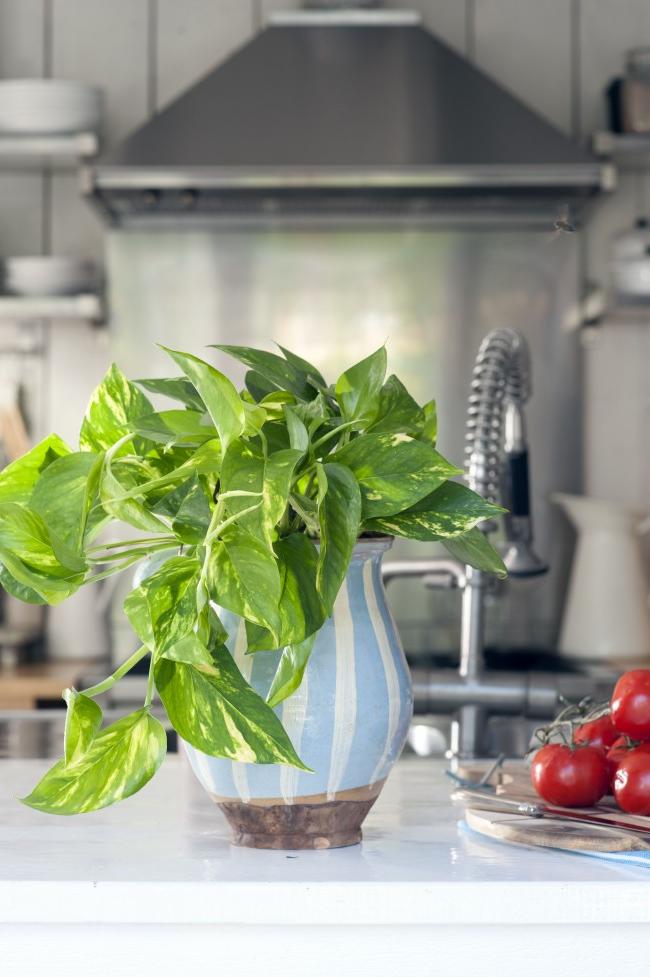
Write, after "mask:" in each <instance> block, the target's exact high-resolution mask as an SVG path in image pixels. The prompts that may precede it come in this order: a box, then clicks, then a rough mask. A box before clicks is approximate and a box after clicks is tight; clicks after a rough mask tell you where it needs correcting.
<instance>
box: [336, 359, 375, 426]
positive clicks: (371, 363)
mask: <svg viewBox="0 0 650 977" xmlns="http://www.w3.org/2000/svg"><path fill="white" fill-rule="evenodd" d="M385 376H386V348H385V347H384V346H381V347H380V348H379V349H378V350H376V351H375V352H374V353H372V354H371V355H370V356H367V357H366V359H365V360H361V362H360V363H356V364H355V365H354V366H351V367H350V368H349V369H348V370H346V371H345V372H344V373H342V374H341V376H340V377H339V378H338V380H337V381H336V387H335V391H336V399H337V400H338V402H339V404H340V407H341V412H342V414H343V417H344V418H345V419H346V420H348V421H349V420H355V419H357V418H363V419H364V420H366V421H367V422H371V421H372V420H373V419H374V418H375V417H376V416H377V411H378V410H379V395H380V391H381V388H382V384H383V382H384V377H385Z"/></svg>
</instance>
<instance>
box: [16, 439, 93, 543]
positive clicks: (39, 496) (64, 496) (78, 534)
mask: <svg viewBox="0 0 650 977" xmlns="http://www.w3.org/2000/svg"><path fill="white" fill-rule="evenodd" d="M102 457H103V456H102V455H97V454H94V453H93V452H91V451H75V452H74V453H72V454H68V455H64V456H63V457H62V458H58V459H57V460H56V461H54V462H53V463H52V464H51V465H50V466H49V467H48V468H47V469H46V470H45V471H44V472H43V474H42V475H41V477H40V478H39V480H38V482H37V483H36V485H35V486H34V491H33V492H32V497H31V500H30V508H31V509H33V510H34V512H36V513H38V515H40V516H41V518H42V519H43V521H44V522H45V524H46V525H47V527H48V529H50V530H51V531H52V532H54V533H56V535H57V536H58V538H59V539H61V540H62V542H64V543H66V544H67V545H68V546H69V547H70V548H71V549H72V551H73V552H75V553H81V552H82V548H83V541H84V535H85V532H86V524H87V521H88V515H89V513H90V507H91V505H92V504H93V502H94V501H95V500H96V495H97V489H98V486H99V477H100V473H101V470H102Z"/></svg>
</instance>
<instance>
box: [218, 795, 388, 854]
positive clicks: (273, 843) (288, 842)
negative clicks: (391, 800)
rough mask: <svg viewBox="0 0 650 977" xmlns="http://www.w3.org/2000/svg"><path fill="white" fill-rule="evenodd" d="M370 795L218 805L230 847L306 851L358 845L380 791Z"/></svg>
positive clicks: (231, 802) (224, 803) (222, 801)
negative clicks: (229, 836)
mask: <svg viewBox="0 0 650 977" xmlns="http://www.w3.org/2000/svg"><path fill="white" fill-rule="evenodd" d="M367 793H370V791H367ZM372 793H373V795H374V796H370V797H368V796H366V797H365V798H364V799H358V800H357V799H354V800H353V799H345V800H337V799H334V800H331V801H324V802H320V803H318V802H317V803H308V802H307V801H306V800H305V802H298V803H294V804H284V803H282V802H280V803H277V804H274V803H270V804H269V803H268V802H267V803H264V804H260V803H257V804H256V803H252V804H246V803H244V802H243V801H226V800H223V799H220V800H219V801H218V802H217V803H218V806H219V807H220V808H221V810H222V811H223V813H224V814H225V816H226V818H227V820H228V823H229V825H230V828H231V832H232V837H231V840H232V843H233V845H239V846H240V847H244V848H275V849H282V850H285V851H298V850H303V851H309V850H314V849H326V848H346V847H348V846H349V845H357V844H358V843H359V842H360V841H361V825H362V824H363V821H364V819H365V817H366V815H367V814H368V811H369V810H370V808H371V807H372V805H373V804H374V803H375V801H376V799H377V796H378V794H379V790H377V791H376V792H375V791H373V792H372Z"/></svg>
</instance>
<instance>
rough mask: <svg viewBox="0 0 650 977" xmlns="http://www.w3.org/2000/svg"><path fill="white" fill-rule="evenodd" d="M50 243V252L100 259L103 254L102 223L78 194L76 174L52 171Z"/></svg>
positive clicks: (77, 175) (77, 177) (77, 176)
mask: <svg viewBox="0 0 650 977" xmlns="http://www.w3.org/2000/svg"><path fill="white" fill-rule="evenodd" d="M50 223H51V229H50V246H51V251H52V254H69V255H81V256H83V257H86V258H94V259H96V260H97V261H99V262H101V261H102V260H103V255H104V225H103V224H102V223H101V221H100V219H99V216H98V215H97V213H96V212H95V210H94V209H93V208H91V207H90V206H89V204H88V203H87V202H86V201H85V200H84V199H83V198H82V197H81V193H80V188H79V174H78V173H77V172H76V171H75V172H72V173H63V172H61V173H54V174H53V176H52V199H51V204H50Z"/></svg>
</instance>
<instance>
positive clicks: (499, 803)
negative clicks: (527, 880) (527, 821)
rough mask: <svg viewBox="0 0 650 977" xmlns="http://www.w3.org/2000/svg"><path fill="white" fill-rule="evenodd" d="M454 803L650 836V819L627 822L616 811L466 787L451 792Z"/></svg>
mask: <svg viewBox="0 0 650 977" xmlns="http://www.w3.org/2000/svg"><path fill="white" fill-rule="evenodd" d="M451 799H452V801H453V802H454V803H459V804H464V805H465V806H466V807H473V808H476V809H478V810H485V811H502V812H503V813H504V814H506V813H507V814H521V815H522V816H523V817H528V818H554V819H556V820H558V819H560V820H568V821H581V822H582V823H583V824H600V825H602V826H604V827H607V828H618V829H619V830H621V831H631V832H633V833H634V834H644V835H650V818H644V819H643V821H645V822H646V823H645V824H644V823H643V822H641V820H640V819H635V820H634V821H623V820H621V819H620V817H617V815H616V814H608V813H607V812H606V811H600V812H598V814H593V813H591V812H589V811H585V810H583V809H581V808H567V807H554V806H553V805H552V804H540V803H534V804H533V803H531V802H530V801H518V800H516V799H514V798H506V797H504V796H503V795H502V794H497V795H495V794H488V793H486V792H484V791H482V790H472V789H471V788H464V789H463V790H457V791H455V792H454V793H453V794H452V795H451Z"/></svg>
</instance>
